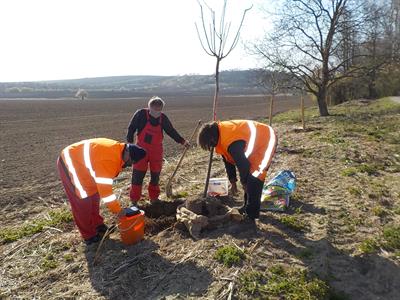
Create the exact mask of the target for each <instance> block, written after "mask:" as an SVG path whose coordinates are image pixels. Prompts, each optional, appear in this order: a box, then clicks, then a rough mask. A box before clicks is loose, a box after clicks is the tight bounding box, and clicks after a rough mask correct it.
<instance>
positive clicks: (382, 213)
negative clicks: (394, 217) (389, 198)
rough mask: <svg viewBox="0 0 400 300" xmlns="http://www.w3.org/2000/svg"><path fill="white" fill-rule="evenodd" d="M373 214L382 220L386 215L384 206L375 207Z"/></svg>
mask: <svg viewBox="0 0 400 300" xmlns="http://www.w3.org/2000/svg"><path fill="white" fill-rule="evenodd" d="M372 213H373V214H374V215H375V216H377V217H380V218H382V217H383V216H385V215H386V211H385V209H384V208H383V207H382V206H380V205H378V206H374V207H373V208H372Z"/></svg>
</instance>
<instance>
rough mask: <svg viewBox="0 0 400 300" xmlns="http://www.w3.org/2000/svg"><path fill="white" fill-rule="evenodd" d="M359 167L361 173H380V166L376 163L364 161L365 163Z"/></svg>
mask: <svg viewBox="0 0 400 300" xmlns="http://www.w3.org/2000/svg"><path fill="white" fill-rule="evenodd" d="M357 169H358V170H359V171H360V172H361V173H367V174H368V175H370V176H371V175H376V174H378V166H377V165H374V164H367V163H363V164H361V165H359V166H357Z"/></svg>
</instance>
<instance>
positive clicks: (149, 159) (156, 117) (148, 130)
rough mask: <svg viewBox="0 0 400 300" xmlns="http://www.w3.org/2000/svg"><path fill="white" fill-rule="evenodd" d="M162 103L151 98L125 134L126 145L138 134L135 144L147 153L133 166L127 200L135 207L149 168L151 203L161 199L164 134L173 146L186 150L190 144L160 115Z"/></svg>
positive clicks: (157, 98) (133, 118) (136, 114)
mask: <svg viewBox="0 0 400 300" xmlns="http://www.w3.org/2000/svg"><path fill="white" fill-rule="evenodd" d="M164 105H165V103H164V101H163V100H162V99H161V98H159V97H156V96H155V97H152V98H151V99H150V100H149V102H148V108H143V109H140V110H138V111H136V112H135V114H134V115H133V117H132V119H131V121H130V123H129V126H128V133H127V141H128V143H133V139H134V135H135V132H137V137H136V144H137V145H139V146H140V147H142V148H143V149H145V150H146V157H145V158H144V159H142V160H141V161H139V162H137V163H135V164H134V165H133V170H132V185H131V188H130V198H131V201H132V202H133V203H136V202H137V201H139V200H140V199H141V196H142V185H143V179H144V176H145V175H146V172H147V168H148V166H150V183H149V187H148V192H149V199H150V201H157V200H158V199H159V195H160V186H159V184H158V183H159V180H160V172H161V168H162V162H163V138H164V135H163V132H164V131H165V132H166V133H167V134H168V135H169V136H170V137H171V138H172V139H173V140H175V142H177V143H180V144H182V145H184V146H185V147H189V143H188V142H187V141H186V140H185V139H184V138H183V137H182V136H181V135H180V134H179V133H178V132H177V131H176V130H175V128H174V127H173V126H172V124H171V122H170V120H169V119H168V117H167V116H166V115H165V114H164V113H162V109H163V107H164Z"/></svg>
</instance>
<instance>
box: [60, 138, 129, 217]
mask: <svg viewBox="0 0 400 300" xmlns="http://www.w3.org/2000/svg"><path fill="white" fill-rule="evenodd" d="M124 147H125V144H124V143H119V142H117V141H114V140H110V139H106V138H96V139H90V140H84V141H81V142H78V143H75V144H72V145H70V146H68V147H66V148H65V149H64V150H63V151H62V153H61V158H62V159H63V161H64V163H65V166H66V167H67V169H68V172H69V175H70V178H71V181H72V184H73V185H74V186H75V190H76V194H77V195H78V196H80V198H82V199H84V198H86V197H89V196H92V195H94V194H96V193H99V195H100V198H101V200H102V202H104V203H105V204H106V205H107V207H108V208H109V209H110V210H111V211H112V212H114V213H118V212H119V211H120V210H121V207H120V204H119V202H118V201H117V197H116V196H115V194H114V193H113V191H112V184H113V178H114V177H116V176H118V174H119V172H120V171H121V170H122V166H123V164H124V161H123V159H122V152H123V150H124Z"/></svg>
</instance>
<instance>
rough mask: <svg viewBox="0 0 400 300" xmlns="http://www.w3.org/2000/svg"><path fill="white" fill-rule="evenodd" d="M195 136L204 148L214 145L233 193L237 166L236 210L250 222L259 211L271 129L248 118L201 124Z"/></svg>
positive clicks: (272, 142) (274, 141) (269, 156)
mask: <svg viewBox="0 0 400 300" xmlns="http://www.w3.org/2000/svg"><path fill="white" fill-rule="evenodd" d="M197 139H198V144H199V145H200V146H201V148H203V149H204V150H210V149H211V148H212V147H215V152H216V153H218V154H220V155H222V158H223V160H224V163H225V169H226V172H227V174H228V178H229V181H230V182H231V191H232V192H233V193H236V192H237V185H236V181H237V179H236V167H237V168H238V170H239V174H240V182H241V184H242V187H243V190H244V205H243V206H242V207H241V208H240V209H239V211H240V212H241V213H242V214H246V216H247V217H248V219H250V220H252V221H254V220H255V219H256V218H258V217H259V214H260V204H261V194H262V188H263V185H264V180H265V177H266V174H267V170H268V168H269V166H270V164H271V160H272V157H273V156H274V154H275V149H276V145H277V137H276V134H275V132H274V130H273V129H272V128H271V127H270V126H268V125H266V124H263V123H259V122H255V121H250V120H231V121H222V122H221V121H219V122H210V123H207V124H204V125H203V126H202V128H201V129H200V131H199V134H198V138H197Z"/></svg>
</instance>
